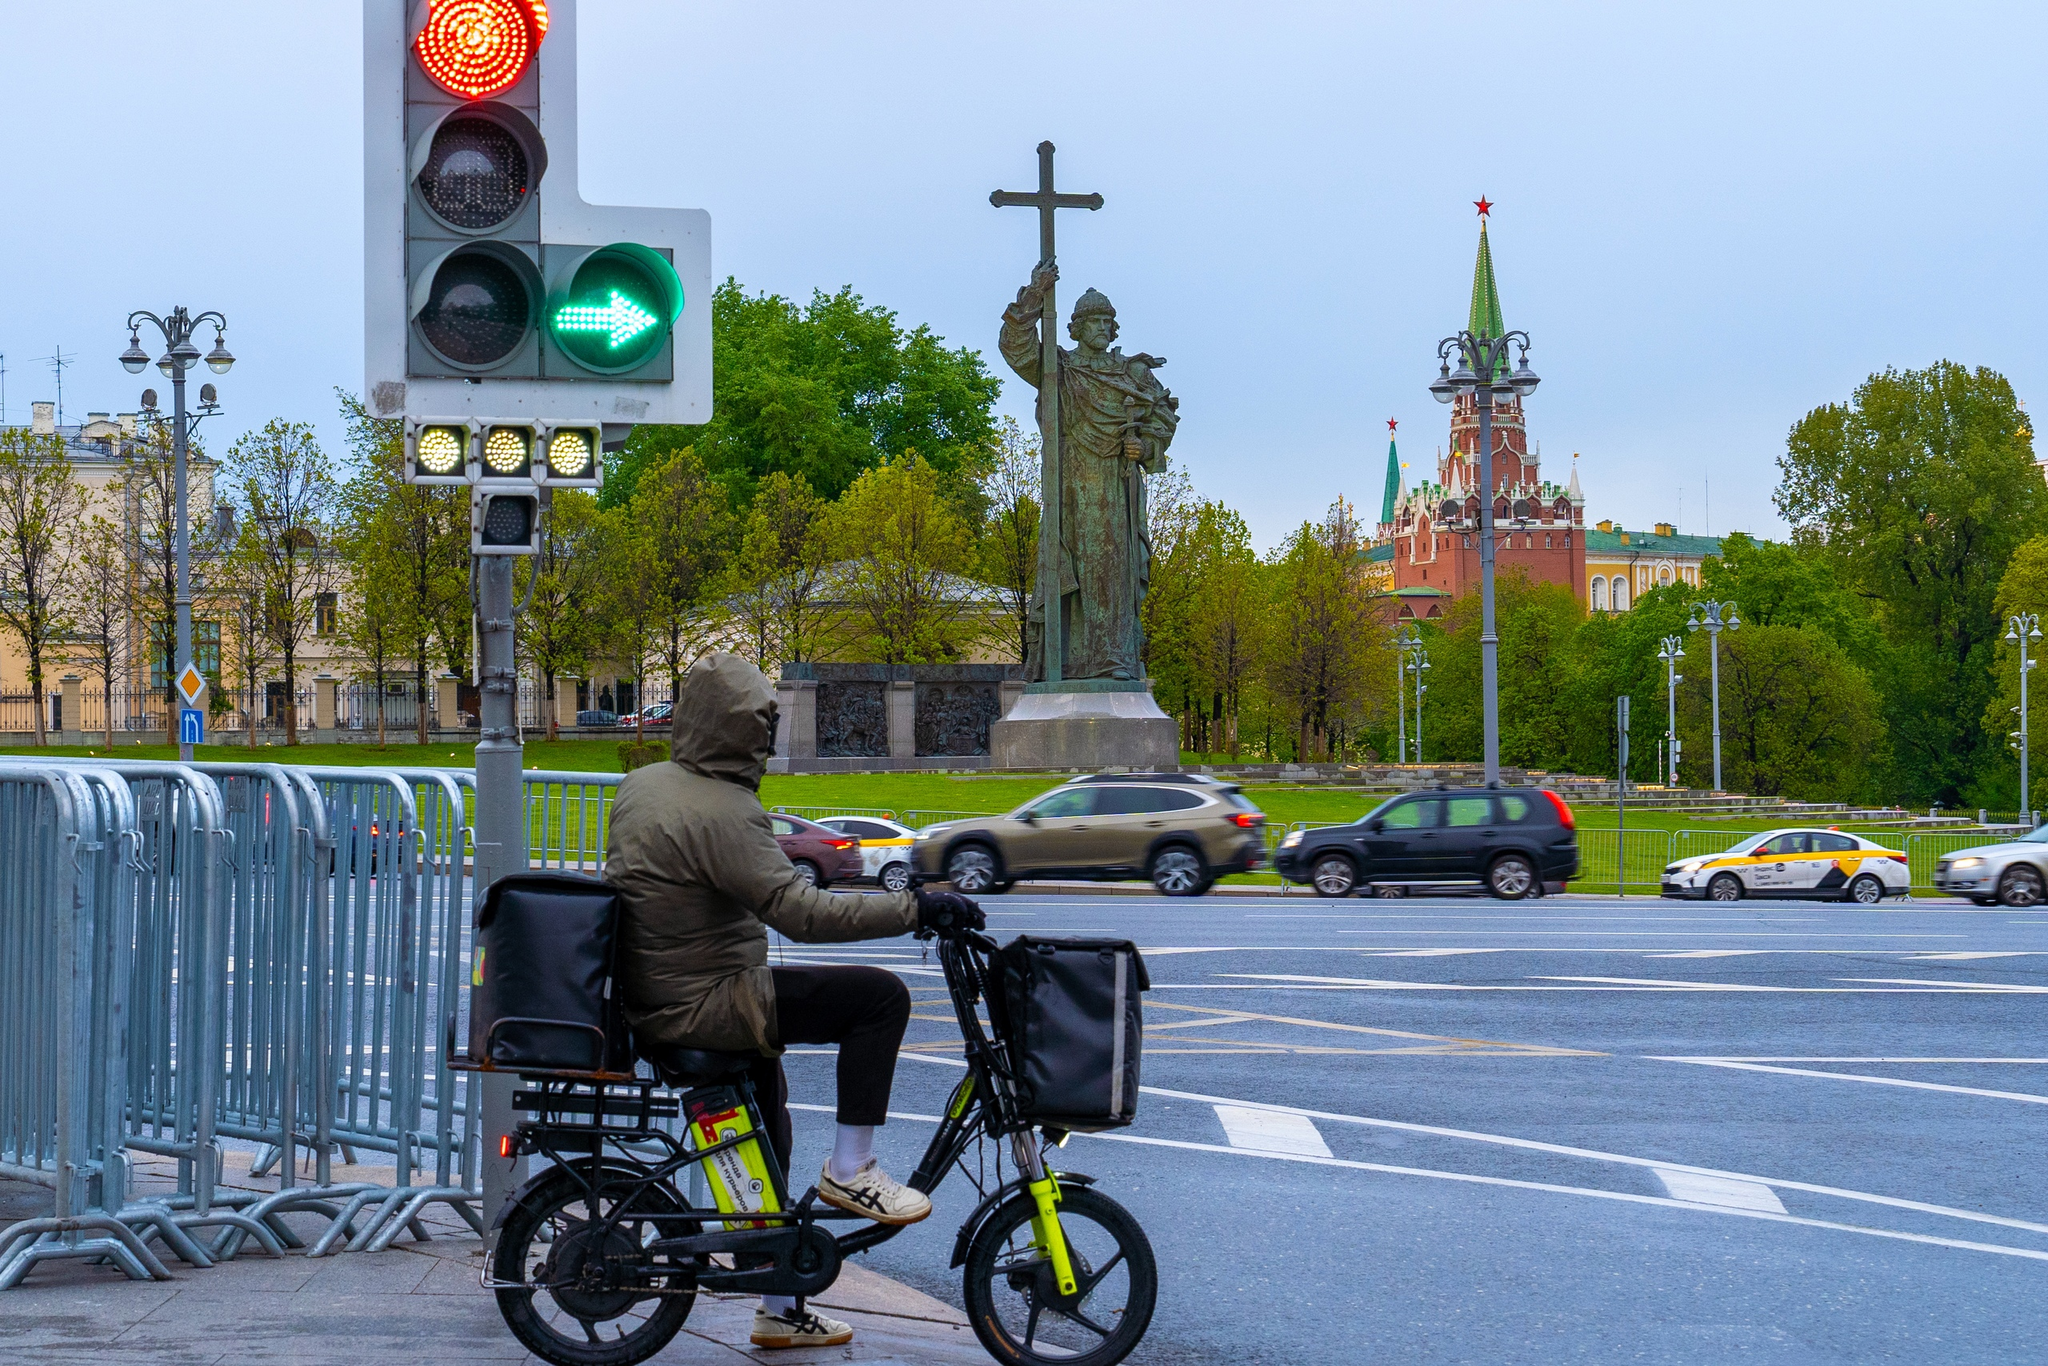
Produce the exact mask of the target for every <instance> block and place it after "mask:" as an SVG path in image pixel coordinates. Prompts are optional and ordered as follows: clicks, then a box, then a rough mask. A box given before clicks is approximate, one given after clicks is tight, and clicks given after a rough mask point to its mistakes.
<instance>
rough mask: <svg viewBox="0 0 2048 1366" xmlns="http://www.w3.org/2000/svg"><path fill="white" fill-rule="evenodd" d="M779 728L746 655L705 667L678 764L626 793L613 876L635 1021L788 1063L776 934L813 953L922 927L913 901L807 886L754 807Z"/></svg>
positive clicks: (694, 1043)
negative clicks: (778, 1017) (778, 1021)
mask: <svg viewBox="0 0 2048 1366" xmlns="http://www.w3.org/2000/svg"><path fill="white" fill-rule="evenodd" d="M774 717H775V692H774V689H773V688H772V687H770V685H769V683H768V679H767V676H766V675H764V674H763V673H762V672H761V671H760V670H759V669H757V668H755V667H754V666H753V665H751V664H749V663H747V661H745V660H744V659H741V658H740V657H739V656H738V655H729V654H713V655H707V656H705V657H704V658H703V659H701V660H699V661H697V663H696V664H695V665H694V666H693V667H692V668H691V669H690V671H689V673H687V674H686V675H684V678H683V686H682V690H681V693H680V695H679V696H678V697H677V699H676V709H675V723H674V730H673V732H672V735H671V739H670V751H671V753H672V755H673V759H672V761H671V762H669V763H665V764H650V765H648V766H647V767H646V768H642V769H638V770H636V771H635V772H633V773H631V774H629V775H627V777H626V780H625V781H624V782H623V783H621V784H619V794H618V798H617V800H616V801H614V803H613V804H612V812H611V828H610V832H609V835H608V837H607V839H606V841H605V867H604V877H605V881H607V882H609V883H610V884H611V885H612V886H614V887H616V888H618V890H619V897H620V900H621V901H622V902H623V903H624V910H623V914H622V916H621V920H620V927H619V928H620V939H619V973H618V978H619V982H620V984H621V986H622V987H623V990H624V995H625V1006H626V1019H627V1020H628V1022H629V1023H631V1024H632V1026H633V1028H634V1029H635V1030H636V1031H637V1032H639V1033H640V1034H642V1035H644V1036H647V1037H650V1038H654V1039H659V1040H661V1041H663V1042H665V1043H679V1044H686V1045H689V1046H690V1047H693V1048H716V1049H724V1050H729V1051H734V1052H739V1051H745V1050H748V1049H755V1050H759V1051H760V1052H763V1053H770V1054H772V1053H777V1052H780V1051H781V1048H780V1044H779V1041H778V1039H777V1035H776V1028H775V989H774V985H773V982H772V979H771V978H770V977H769V975H768V926H770V925H773V926H774V927H775V928H776V929H777V930H779V931H781V933H782V934H784V935H786V936H787V937H789V938H791V939H794V940H797V941H799V942H802V943H812V944H821V943H841V942H844V941H847V940H853V939H879V938H885V937H888V936H891V935H898V934H904V933H907V932H909V931H910V930H912V929H914V928H916V925H917V903H916V901H915V899H914V898H913V897H912V896H911V894H910V893H908V892H898V893H888V894H884V895H880V896H863V895H848V894H840V893H833V892H821V891H819V890H817V889H816V888H815V887H812V886H810V885H809V884H808V883H806V882H804V881H803V880H802V879H801V878H800V877H798V876H797V872H796V869H795V868H794V867H792V866H791V864H790V861H789V859H788V858H787V857H786V856H785V855H784V854H783V852H782V849H781V847H780V846H779V845H777V844H776V843H775V836H774V833H773V832H772V830H771V829H770V827H769V824H768V813H767V811H766V810H765V809H763V807H762V805H761V799H760V797H759V796H758V795H756V793H757V790H758V789H759V788H760V786H761V775H762V774H763V773H764V772H765V771H766V769H767V764H768V757H769V755H770V754H771V753H772V752H773V740H772V738H771V737H772V734H773V730H772V726H773V721H774Z"/></svg>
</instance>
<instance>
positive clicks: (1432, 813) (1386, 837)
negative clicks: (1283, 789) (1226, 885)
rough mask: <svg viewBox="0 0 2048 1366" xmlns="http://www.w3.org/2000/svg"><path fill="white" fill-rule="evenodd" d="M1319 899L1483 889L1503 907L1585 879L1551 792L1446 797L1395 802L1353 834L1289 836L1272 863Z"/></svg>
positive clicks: (1343, 830)
mask: <svg viewBox="0 0 2048 1366" xmlns="http://www.w3.org/2000/svg"><path fill="white" fill-rule="evenodd" d="M1273 867H1274V868H1275V869H1277V870H1278V871H1279V873H1280V875H1281V876H1282V877H1284V878H1286V879H1287V880H1288V881H1289V882H1306V883H1307V884H1309V885H1310V886H1311V887H1313V888H1315V891H1316V895H1317V896H1350V895H1351V894H1352V893H1354V892H1358V891H1362V890H1364V889H1366V888H1371V889H1373V890H1375V891H1378V892H1380V893H1381V894H1382V895H1391V896H1400V895H1404V894H1405V893H1406V891H1407V889H1408V888H1410V887H1417V886H1456V885H1460V884H1468V883H1476V884H1479V885H1481V886H1483V887H1485V888H1486V889H1487V890H1488V891H1490V892H1491V893H1493V895H1495V896H1497V897H1500V898H1501V899H1503V900H1514V899H1516V898H1519V897H1525V896H1541V895H1543V892H1544V888H1545V886H1546V885H1558V886H1561V885H1562V884H1563V883H1564V882H1565V881H1566V880H1567V879H1569V878H1571V877H1574V876H1576V875H1577V873H1578V871H1579V842H1578V834H1577V831H1576V828H1575V825H1574V822H1573V820H1572V809H1571V808H1570V807H1569V806H1567V805H1565V801H1564V798H1562V797H1560V796H1558V795H1557V794H1556V793H1555V792H1552V791H1550V790H1549V789H1548V788H1534V789H1531V788H1523V789H1521V790H1519V791H1517V790H1514V789H1489V788H1439V789H1437V790H1436V791H1433V792H1421V793H1414V794H1408V795H1403V796H1399V797H1395V798H1392V799H1391V800H1389V801H1386V802H1383V803H1381V804H1380V805H1379V806H1377V807H1375V808H1374V809H1373V810H1372V811H1370V812H1368V813H1366V814H1365V815H1364V816H1361V817H1359V819H1357V820H1356V821H1353V822H1352V823H1351V824H1349V825H1326V826H1321V827H1319V828H1317V829H1314V830H1295V831H1290V832H1289V833H1288V834H1287V836H1286V837H1285V838H1284V839H1282V840H1281V841H1280V848H1279V849H1278V850H1277V851H1275V853H1274V855H1273Z"/></svg>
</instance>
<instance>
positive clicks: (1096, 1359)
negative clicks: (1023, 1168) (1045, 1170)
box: [966, 1186, 1159, 1366]
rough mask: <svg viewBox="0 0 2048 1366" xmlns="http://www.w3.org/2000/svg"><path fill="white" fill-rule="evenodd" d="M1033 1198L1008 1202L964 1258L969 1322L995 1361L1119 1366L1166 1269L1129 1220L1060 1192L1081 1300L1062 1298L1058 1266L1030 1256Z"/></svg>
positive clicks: (1103, 1204) (1085, 1193) (1069, 1189)
mask: <svg viewBox="0 0 2048 1366" xmlns="http://www.w3.org/2000/svg"><path fill="white" fill-rule="evenodd" d="M1037 1213H1038V1206H1037V1203H1036V1202H1035V1201H1034V1200H1033V1199H1032V1198H1031V1196H1030V1195H1029V1194H1020V1195H1017V1196H1014V1197H1012V1198H1011V1199H1009V1200H1006V1201H1004V1202H1003V1204H1002V1205H1001V1206H1000V1207H998V1208H997V1209H996V1211H995V1213H993V1214H991V1215H989V1217H988V1219H987V1220H986V1221H984V1222H983V1224H982V1226H981V1227H980V1228H979V1229H977V1230H975V1234H974V1242H973V1243H972V1245H970V1246H969V1248H968V1250H967V1273H966V1276H967V1284H966V1295H967V1317H968V1319H969V1321H971V1322H972V1323H973V1324H974V1335H975V1336H976V1337H978V1338H980V1339H981V1345H982V1346H983V1347H985V1348H987V1349H988V1353H989V1355H990V1356H992V1357H994V1358H995V1359H996V1360H997V1361H1003V1362H1012V1363H1017V1364H1018V1366H1029V1364H1030V1363H1037V1362H1058V1363H1060V1366H1113V1363H1115V1362H1119V1361H1122V1360H1123V1359H1124V1357H1125V1356H1127V1355H1128V1354H1129V1353H1130V1350H1131V1349H1132V1348H1133V1347H1136V1346H1137V1345H1138V1339H1140V1338H1142V1337H1144V1336H1145V1329H1146V1327H1147V1326H1148V1325H1149V1324H1150V1323H1151V1322H1152V1305H1153V1302H1154V1301H1155V1300H1156V1299H1157V1298H1158V1295H1159V1269H1158V1266H1157V1264H1156V1263H1155V1262H1154V1261H1153V1259H1152V1244H1151V1242H1150V1241H1149V1240H1148V1239H1147V1238H1146V1237H1145V1230H1144V1229H1142V1228H1140V1227H1138V1221H1137V1220H1136V1219H1133V1218H1132V1217H1131V1215H1130V1212H1129V1211H1128V1210H1126V1209H1125V1208H1124V1207H1123V1206H1122V1205H1119V1204H1118V1203H1117V1202H1116V1201H1114V1200H1112V1199H1110V1198H1109V1197H1108V1196H1106V1195H1098V1194H1097V1193H1095V1192H1094V1191H1092V1190H1089V1189H1088V1188H1087V1187H1085V1186H1062V1187H1061V1188H1060V1228H1061V1229H1062V1230H1063V1231H1064V1232H1065V1234H1066V1239H1067V1250H1068V1254H1069V1255H1070V1256H1071V1257H1072V1258H1073V1266H1074V1278H1075V1282H1076V1293H1075V1294H1074V1295H1073V1296H1071V1297H1067V1296H1062V1295H1061V1294H1060V1293H1059V1286H1058V1284H1057V1283H1056V1282H1055V1281H1054V1279H1053V1269H1052V1262H1051V1260H1050V1259H1049V1258H1048V1257H1047V1256H1046V1255H1045V1253H1044V1252H1042V1251H1040V1250H1039V1249H1038V1248H1037V1247H1035V1246H1033V1244H1032V1238H1031V1219H1032V1216H1033V1215H1035V1214H1037Z"/></svg>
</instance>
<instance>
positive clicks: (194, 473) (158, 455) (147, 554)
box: [116, 418, 228, 744]
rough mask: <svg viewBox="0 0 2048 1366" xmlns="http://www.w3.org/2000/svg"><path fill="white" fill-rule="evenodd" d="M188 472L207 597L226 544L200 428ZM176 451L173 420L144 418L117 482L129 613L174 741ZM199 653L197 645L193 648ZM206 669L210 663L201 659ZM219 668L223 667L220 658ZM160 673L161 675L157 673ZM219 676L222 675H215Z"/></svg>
mask: <svg viewBox="0 0 2048 1366" xmlns="http://www.w3.org/2000/svg"><path fill="white" fill-rule="evenodd" d="M186 468H187V471H188V473H189V476H190V487H189V490H188V498H187V504H188V506H189V508H190V510H191V519H190V520H191V533H190V534H191V548H190V555H189V563H190V573H189V575H188V579H187V581H188V582H189V583H190V585H191V589H192V600H193V601H194V602H201V601H206V600H207V599H208V596H209V593H208V589H209V587H210V585H211V581H212V578H213V574H214V571H215V569H216V568H217V567H218V566H219V564H220V563H221V556H222V554H223V552H224V551H225V550H226V549H227V548H228V547H225V546H223V545H222V544H221V543H220V539H219V537H217V536H216V535H215V523H214V519H213V515H212V514H213V509H214V496H213V495H214V483H213V479H214V472H215V467H214V463H213V461H211V460H209V459H207V457H206V452H205V449H204V448H203V447H202V446H201V445H200V444H199V440H198V438H197V437H196V436H193V437H191V438H190V439H189V440H188V442H187V453H186ZM176 481H177V459H176V455H175V452H174V449H173V447H172V443H171V429H170V425H169V424H168V423H166V422H164V421H163V420H162V419H161V418H152V419H151V420H148V421H146V422H144V424H143V425H142V426H141V427H140V428H138V430H137V432H136V441H135V442H134V444H133V445H131V446H130V447H129V448H128V458H127V460H126V461H125V462H124V463H123V464H122V467H121V474H120V478H119V481H118V483H117V485H116V489H117V492H118V496H119V498H120V501H121V517H122V522H123V525H124V528H125V533H124V536H123V545H124V547H125V549H126V552H127V556H128V560H129V564H130V573H129V577H128V582H129V585H130V591H131V592H132V594H133V599H132V604H131V611H130V615H131V617H132V619H133V620H134V622H135V624H136V626H137V628H138V630H139V632H140V636H141V639H140V641H139V642H138V644H139V649H138V651H137V653H138V654H139V655H140V656H141V657H142V659H143V660H144V661H145V662H146V668H144V669H141V670H138V673H139V675H140V677H141V678H146V679H152V682H151V686H153V687H154V686H161V687H162V688H163V690H164V712H165V717H164V729H165V739H166V741H167V742H168V743H171V744H176V743H177V739H178V707H179V705H180V703H179V699H178V693H177V679H176V674H177V671H178V657H177V656H178V639H177V616H178V541H177V534H178V500H177V482H176ZM195 653H196V652H195ZM201 667H202V670H203V668H204V666H203V665H202V666H201ZM214 672H216V673H218V667H217V666H216V668H215V670H214ZM159 678H160V679H161V680H162V682H161V683H160V684H159V683H156V682H154V681H153V680H154V679H159ZM214 681H215V682H216V683H217V682H219V680H218V679H217V678H216V679H215V680H214Z"/></svg>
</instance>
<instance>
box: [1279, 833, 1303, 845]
mask: <svg viewBox="0 0 2048 1366" xmlns="http://www.w3.org/2000/svg"><path fill="white" fill-rule="evenodd" d="M1303 833H1304V832H1302V831H1300V830H1290V831H1288V832H1287V833H1286V834H1285V835H1282V836H1281V837H1280V847H1281V848H1282V849H1292V848H1293V847H1294V846H1295V845H1297V844H1300V843H1301V837H1302V834H1303Z"/></svg>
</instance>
